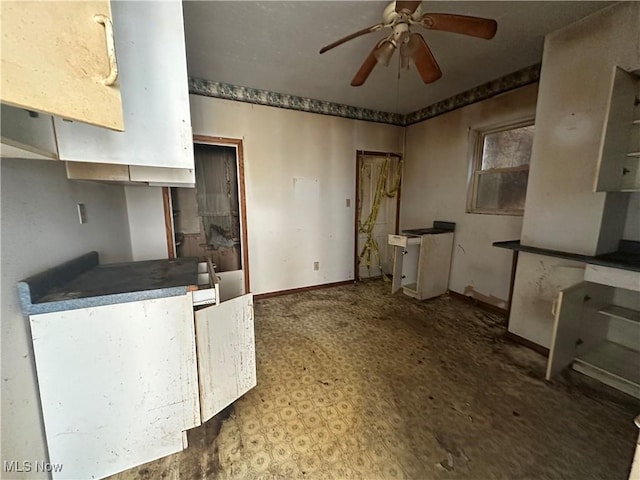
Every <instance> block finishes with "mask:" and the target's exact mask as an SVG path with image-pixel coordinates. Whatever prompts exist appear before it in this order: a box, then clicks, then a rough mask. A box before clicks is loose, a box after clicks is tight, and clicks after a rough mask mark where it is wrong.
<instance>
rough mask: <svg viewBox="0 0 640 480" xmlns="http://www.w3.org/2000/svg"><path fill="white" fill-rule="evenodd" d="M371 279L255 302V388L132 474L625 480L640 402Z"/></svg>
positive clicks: (436, 304) (457, 312) (490, 328)
mask: <svg viewBox="0 0 640 480" xmlns="http://www.w3.org/2000/svg"><path fill="white" fill-rule="evenodd" d="M389 289H390V287H389V284H388V283H385V282H382V281H380V280H376V281H366V282H362V283H360V284H358V285H355V286H352V285H349V286H342V287H334V288H327V289H323V290H315V291H310V292H305V293H300V294H293V295H286V296H280V297H275V298H269V299H264V300H260V301H258V302H256V305H255V318H256V323H255V328H256V353H257V369H258V386H257V387H256V388H254V389H253V390H251V391H250V392H249V393H247V394H246V395H245V396H244V397H243V398H241V399H239V400H238V401H236V402H235V403H234V404H233V405H232V406H231V407H229V408H227V409H226V410H225V411H224V412H222V413H221V414H219V415H218V416H216V417H215V418H214V419H213V420H211V421H210V422H208V423H207V424H205V425H203V426H202V427H199V428H197V429H194V430H192V431H190V432H189V448H188V449H187V450H185V451H183V452H181V453H178V454H175V455H171V456H169V457H166V458H163V459H160V460H158V461H155V462H151V463H148V464H146V465H142V466H140V467H137V468H135V469H132V470H129V471H127V472H124V473H122V474H119V475H116V476H114V477H112V479H118V480H124V479H127V480H130V479H252V478H264V479H289V478H294V479H352V478H354V479H398V478H411V479H431V478H433V479H490V478H504V479H515V478H531V479H555V478H557V479H589V478H593V479H603V478H606V479H626V478H627V476H628V473H629V468H630V465H631V459H632V456H633V451H634V445H635V440H636V437H637V434H638V430H637V428H636V427H635V426H634V424H633V419H634V417H635V416H636V415H637V414H638V412H640V403H639V402H638V401H636V400H634V399H632V398H631V397H627V396H626V395H624V394H620V393H618V392H617V391H614V390H612V389H609V388H607V387H603V386H601V385H600V384H598V383H596V382H594V381H591V380H590V379H587V378H585V377H583V376H581V375H580V374H578V373H575V372H569V373H567V374H566V375H564V377H563V378H561V379H559V380H557V381H554V382H552V383H547V382H545V381H544V380H543V378H544V368H545V360H546V359H545V358H544V357H542V356H541V355H539V354H537V353H535V352H533V351H531V350H529V349H527V348H525V347H522V346H519V345H515V344H513V343H511V342H509V341H507V340H505V339H504V332H505V330H504V325H503V323H504V320H503V319H502V318H501V317H500V316H497V315H494V314H491V313H487V312H486V311H483V310H481V309H480V308H477V307H475V306H472V305H469V304H468V303H466V302H463V301H461V300H459V299H456V298H450V297H447V296H444V297H440V298H438V299H435V300H430V301H424V302H418V301H415V300H413V299H410V298H408V297H405V296H402V295H395V296H391V295H390V293H389Z"/></svg>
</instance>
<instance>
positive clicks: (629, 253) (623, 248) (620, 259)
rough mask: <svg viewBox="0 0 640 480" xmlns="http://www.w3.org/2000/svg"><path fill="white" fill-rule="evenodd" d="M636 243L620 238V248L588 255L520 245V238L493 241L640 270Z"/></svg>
mask: <svg viewBox="0 0 640 480" xmlns="http://www.w3.org/2000/svg"><path fill="white" fill-rule="evenodd" d="M636 244H638V242H632V241H628V240H622V241H621V242H620V248H619V249H618V251H616V252H612V253H605V254H602V255H596V256H589V255H580V254H577V253H569V252H562V251H559V250H549V249H546V248H538V247H532V246H529V245H522V244H521V243H520V240H509V241H505V242H493V246H494V247H499V248H506V249H509V250H516V251H518V252H527V253H534V254H537V255H545V256H547V257H556V258H565V259H567V260H573V261H576V262H584V263H590V264H592V265H601V266H603V267H611V268H620V269H622V270H632V271H636V272H640V251H638V249H637V245H636Z"/></svg>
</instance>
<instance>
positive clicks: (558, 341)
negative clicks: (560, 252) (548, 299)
mask: <svg viewBox="0 0 640 480" xmlns="http://www.w3.org/2000/svg"><path fill="white" fill-rule="evenodd" d="M585 295H586V284H585V283H584V282H581V283H578V284H576V285H572V286H571V287H569V288H565V289H564V290H560V292H558V296H557V298H556V300H555V302H554V304H553V315H554V326H553V335H552V337H551V348H550V349H549V360H548V361H547V374H546V379H547V380H551V379H552V378H553V377H554V376H555V375H557V374H558V373H560V372H561V371H562V370H564V369H565V368H566V367H568V366H569V365H570V364H571V362H573V359H574V358H575V356H576V346H577V345H578V343H579V341H580V337H581V330H582V325H583V312H582V310H583V305H584V301H585Z"/></svg>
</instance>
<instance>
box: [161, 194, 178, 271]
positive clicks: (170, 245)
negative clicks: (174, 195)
mask: <svg viewBox="0 0 640 480" xmlns="http://www.w3.org/2000/svg"><path fill="white" fill-rule="evenodd" d="M162 205H163V208H164V231H165V235H166V236H167V258H168V259H169V260H172V259H174V258H176V241H175V238H174V233H173V232H174V225H173V209H172V207H171V189H170V188H169V187H162Z"/></svg>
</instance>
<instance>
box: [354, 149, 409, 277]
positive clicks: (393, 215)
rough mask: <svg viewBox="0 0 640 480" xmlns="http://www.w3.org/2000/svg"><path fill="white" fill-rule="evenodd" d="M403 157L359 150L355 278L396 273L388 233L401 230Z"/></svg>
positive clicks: (357, 161) (357, 164) (357, 162)
mask: <svg viewBox="0 0 640 480" xmlns="http://www.w3.org/2000/svg"><path fill="white" fill-rule="evenodd" d="M401 176H402V160H401V157H400V155H398V154H395V153H381V152H365V151H358V153H357V160H356V234H355V236H356V241H355V246H356V250H355V270H354V271H355V279H356V281H358V280H360V279H364V278H376V277H381V276H383V275H391V274H392V272H393V248H391V247H389V245H388V243H387V235H389V234H394V233H397V232H398V222H399V212H400V185H401Z"/></svg>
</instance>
